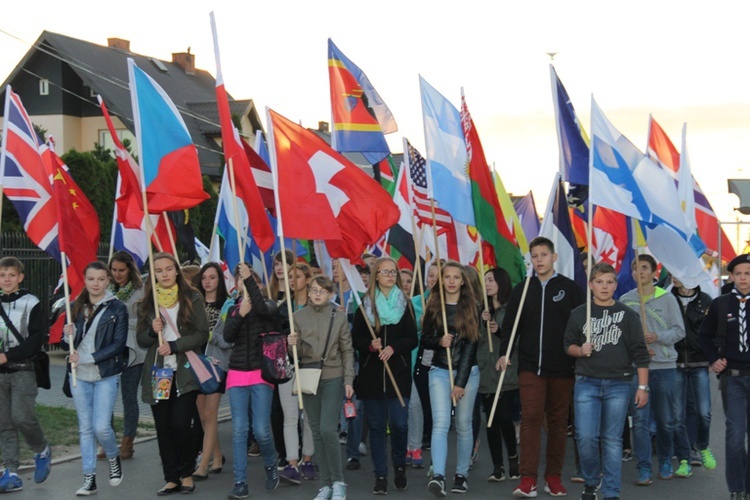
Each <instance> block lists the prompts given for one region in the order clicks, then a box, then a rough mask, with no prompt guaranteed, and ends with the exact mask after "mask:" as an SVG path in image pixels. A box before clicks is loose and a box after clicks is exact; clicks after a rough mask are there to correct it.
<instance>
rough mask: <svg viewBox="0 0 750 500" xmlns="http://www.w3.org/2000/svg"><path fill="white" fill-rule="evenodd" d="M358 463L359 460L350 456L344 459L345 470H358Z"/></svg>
mask: <svg viewBox="0 0 750 500" xmlns="http://www.w3.org/2000/svg"><path fill="white" fill-rule="evenodd" d="M360 465H361V464H360V463H359V460H357V459H356V458H350V459H349V460H347V461H346V470H359V467H360Z"/></svg>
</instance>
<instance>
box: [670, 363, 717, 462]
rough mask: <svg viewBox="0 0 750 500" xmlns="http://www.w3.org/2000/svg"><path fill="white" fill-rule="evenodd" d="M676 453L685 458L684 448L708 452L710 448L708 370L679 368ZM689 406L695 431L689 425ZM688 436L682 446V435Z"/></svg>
mask: <svg viewBox="0 0 750 500" xmlns="http://www.w3.org/2000/svg"><path fill="white" fill-rule="evenodd" d="M675 382H676V383H675V390H674V407H675V451H676V453H677V457H678V458H680V459H685V458H687V456H683V454H684V447H685V446H686V445H687V447H688V448H687V452H688V454H689V452H690V449H691V448H694V449H696V450H705V449H706V448H708V441H709V435H710V434H709V433H710V430H711V383H710V382H709V379H708V368H707V367H699V368H678V369H677V376H676V380H675ZM688 406H690V407H691V408H692V411H693V413H694V419H695V428H694V429H691V428H690V426H689V425H688ZM678 433H680V434H681V433H685V435H686V436H687V441H686V442H682V443H681V436H680V434H678Z"/></svg>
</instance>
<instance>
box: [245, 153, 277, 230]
mask: <svg viewBox="0 0 750 500" xmlns="http://www.w3.org/2000/svg"><path fill="white" fill-rule="evenodd" d="M240 139H241V141H242V148H243V149H244V150H245V155H247V161H249V162H250V170H251V171H252V172H253V179H254V180H255V184H256V185H257V186H258V192H259V193H260V197H261V199H262V200H263V205H264V206H265V207H266V210H268V211H269V212H271V215H273V216H274V217H276V201H274V198H273V174H271V167H269V166H268V165H266V162H265V161H264V160H263V158H261V156H260V155H259V154H258V153H257V152H256V151H255V150H254V149H253V148H252V146H250V144H248V143H247V141H246V140H245V139H242V138H240Z"/></svg>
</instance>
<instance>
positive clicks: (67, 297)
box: [60, 252, 78, 387]
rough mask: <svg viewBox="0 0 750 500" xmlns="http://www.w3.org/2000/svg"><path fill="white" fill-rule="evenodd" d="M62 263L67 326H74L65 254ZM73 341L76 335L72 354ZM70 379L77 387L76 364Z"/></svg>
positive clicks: (70, 345) (71, 368)
mask: <svg viewBox="0 0 750 500" xmlns="http://www.w3.org/2000/svg"><path fill="white" fill-rule="evenodd" d="M60 262H61V263H62V274H63V292H64V293H65V314H67V315H68V322H67V324H69V325H72V324H73V314H72V313H71V310H70V287H69V285H68V257H67V256H66V255H65V252H60ZM73 339H75V335H73V336H72V338H71V339H70V342H68V350H69V353H70V354H73V353H74V352H75V349H74V348H73ZM70 378H71V383H72V384H73V387H77V386H78V381H77V379H76V365H75V363H71V364H70Z"/></svg>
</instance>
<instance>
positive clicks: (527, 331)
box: [500, 274, 586, 378]
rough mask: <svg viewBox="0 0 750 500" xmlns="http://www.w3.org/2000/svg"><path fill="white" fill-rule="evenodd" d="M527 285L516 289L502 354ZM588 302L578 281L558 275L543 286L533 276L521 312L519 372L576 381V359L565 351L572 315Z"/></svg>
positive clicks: (503, 331)
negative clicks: (571, 313) (564, 345)
mask: <svg viewBox="0 0 750 500" xmlns="http://www.w3.org/2000/svg"><path fill="white" fill-rule="evenodd" d="M523 286H524V282H521V283H519V284H518V285H516V286H515V287H514V288H513V291H512V292H511V294H510V298H509V299H508V307H507V309H506V311H505V318H503V324H502V325H501V337H502V343H501V345H500V352H502V353H504V352H506V349H507V348H508V343H509V342H510V334H511V332H512V331H513V322H514V321H515V319H516V313H517V312H518V309H519V305H520V302H521V295H522V293H523ZM585 300H586V297H585V295H584V294H583V290H581V287H579V286H578V285H577V284H576V282H575V281H573V280H571V279H569V278H566V277H565V276H563V275H561V274H558V275H557V276H554V277H552V278H550V279H549V280H548V281H547V284H546V285H545V286H544V287H542V283H541V282H540V281H539V278H538V277H536V276H534V277H533V278H531V282H530V283H529V289H528V292H527V293H526V302H525V304H524V306H523V310H522V312H521V318H520V321H519V323H518V330H517V331H516V335H517V337H518V344H517V346H518V371H519V373H520V372H522V371H526V372H533V373H536V374H537V375H539V376H541V377H562V378H573V375H574V374H573V367H574V360H573V358H571V357H570V356H568V355H567V353H566V352H565V351H564V350H563V338H564V337H565V327H566V325H567V324H568V318H569V317H570V312H571V311H572V310H573V309H575V308H576V307H578V306H580V305H581V304H583V303H584V302H585Z"/></svg>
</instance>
